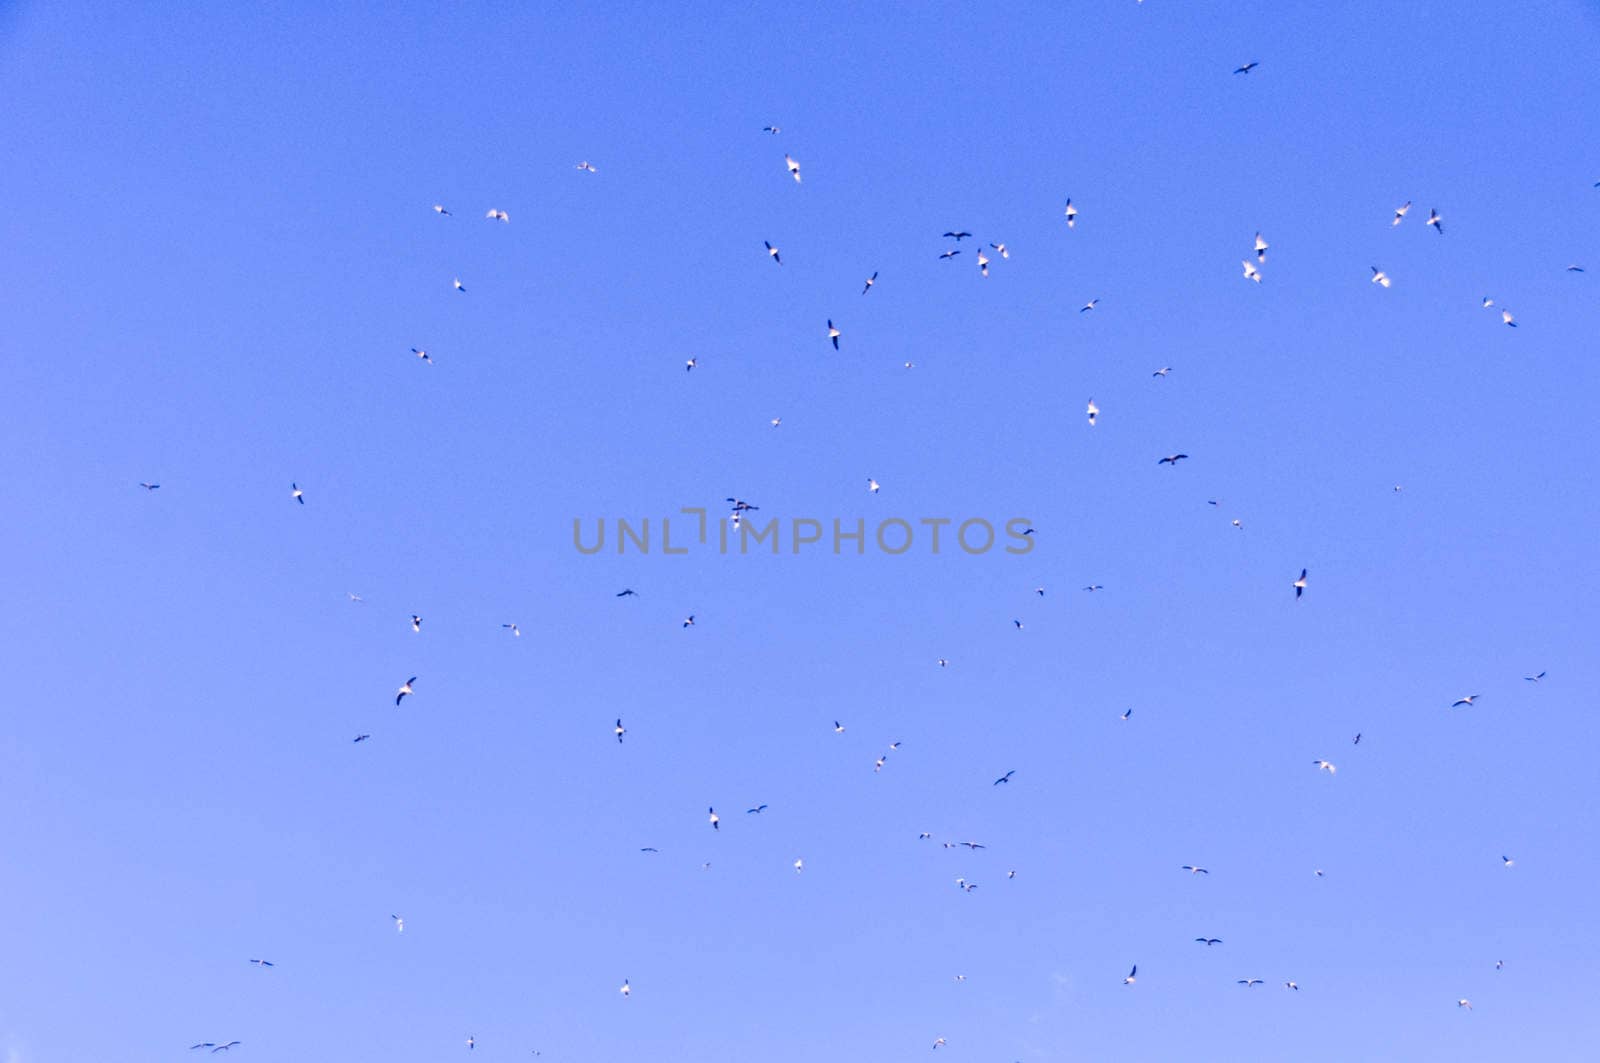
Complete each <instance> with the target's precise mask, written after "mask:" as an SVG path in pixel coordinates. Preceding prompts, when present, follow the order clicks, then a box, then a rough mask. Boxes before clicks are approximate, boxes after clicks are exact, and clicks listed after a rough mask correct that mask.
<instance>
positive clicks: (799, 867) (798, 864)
mask: <svg viewBox="0 0 1600 1063" xmlns="http://www.w3.org/2000/svg"><path fill="white" fill-rule="evenodd" d="M805 869H806V862H805V861H804V860H802V859H801V858H800V857H798V856H797V857H795V860H794V873H795V874H797V875H798V874H799V873H800V872H802V871H804V870H805Z"/></svg>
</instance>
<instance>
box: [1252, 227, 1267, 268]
mask: <svg viewBox="0 0 1600 1063" xmlns="http://www.w3.org/2000/svg"><path fill="white" fill-rule="evenodd" d="M1267 246H1268V245H1267V242H1266V241H1265V240H1263V239H1262V238H1261V234H1260V233H1256V248H1255V250H1256V261H1257V262H1262V263H1264V262H1266V261H1267Z"/></svg>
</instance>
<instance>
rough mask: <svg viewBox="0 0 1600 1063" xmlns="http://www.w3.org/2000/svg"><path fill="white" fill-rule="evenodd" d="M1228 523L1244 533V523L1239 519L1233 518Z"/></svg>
mask: <svg viewBox="0 0 1600 1063" xmlns="http://www.w3.org/2000/svg"><path fill="white" fill-rule="evenodd" d="M1228 523H1230V524H1232V525H1233V526H1234V527H1235V528H1238V529H1239V530H1240V531H1244V522H1243V521H1241V520H1240V519H1239V518H1238V517H1235V518H1233V520H1231V521H1229V522H1228Z"/></svg>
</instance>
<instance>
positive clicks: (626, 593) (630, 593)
mask: <svg viewBox="0 0 1600 1063" xmlns="http://www.w3.org/2000/svg"><path fill="white" fill-rule="evenodd" d="M616 597H618V598H637V597H639V592H638V591H636V590H634V589H633V588H632V587H624V588H622V589H621V590H620V591H618V592H617V594H616Z"/></svg>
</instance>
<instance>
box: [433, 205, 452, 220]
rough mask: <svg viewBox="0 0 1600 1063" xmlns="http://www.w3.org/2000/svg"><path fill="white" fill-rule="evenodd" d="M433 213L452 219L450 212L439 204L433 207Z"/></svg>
mask: <svg viewBox="0 0 1600 1063" xmlns="http://www.w3.org/2000/svg"><path fill="white" fill-rule="evenodd" d="M433 212H434V213H435V214H439V215H442V216H443V217H446V218H448V217H450V212H449V211H448V210H445V209H444V207H443V206H442V205H441V204H438V203H435V204H434V205H433Z"/></svg>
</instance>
